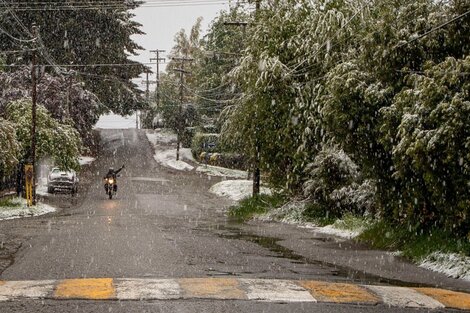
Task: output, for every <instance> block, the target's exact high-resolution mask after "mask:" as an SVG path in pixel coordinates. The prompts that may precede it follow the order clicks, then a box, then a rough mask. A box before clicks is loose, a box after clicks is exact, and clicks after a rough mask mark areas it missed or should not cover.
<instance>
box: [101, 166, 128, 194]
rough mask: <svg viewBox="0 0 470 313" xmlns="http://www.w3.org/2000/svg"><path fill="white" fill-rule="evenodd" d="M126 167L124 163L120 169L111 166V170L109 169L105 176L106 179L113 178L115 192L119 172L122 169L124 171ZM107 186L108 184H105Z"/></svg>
mask: <svg viewBox="0 0 470 313" xmlns="http://www.w3.org/2000/svg"><path fill="white" fill-rule="evenodd" d="M123 169H124V165H122V166H121V168H120V169H118V170H116V171H115V170H114V168H113V167H110V168H109V170H108V173H107V174H106V176H105V177H104V179H105V180H106V179H108V178H112V179H113V180H114V192H116V191H117V180H116V178H117V175H118V174H119V172H120V171H122V170H123ZM105 188H106V185H105Z"/></svg>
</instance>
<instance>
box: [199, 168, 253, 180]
mask: <svg viewBox="0 0 470 313" xmlns="http://www.w3.org/2000/svg"><path fill="white" fill-rule="evenodd" d="M196 171H197V172H200V173H203V174H206V175H209V176H218V177H230V178H239V179H246V178H247V176H248V174H247V172H245V171H240V170H234V169H231V168H226V167H219V166H212V165H201V166H199V167H198V168H197V169H196Z"/></svg>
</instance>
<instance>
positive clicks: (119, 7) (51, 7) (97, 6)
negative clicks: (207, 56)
mask: <svg viewBox="0 0 470 313" xmlns="http://www.w3.org/2000/svg"><path fill="white" fill-rule="evenodd" d="M229 3H230V2H229V1H227V0H216V1H209V0H203V1H189V0H184V1H178V2H169V1H166V2H160V3H150V4H147V5H146V4H142V5H138V4H132V5H127V4H117V3H116V4H79V5H64V4H60V5H56V6H54V5H51V4H50V3H48V6H46V5H47V4H44V5H42V6H31V3H28V4H26V5H21V6H15V7H13V8H10V9H12V10H15V11H69V10H102V9H116V10H122V9H126V10H127V9H135V8H160V7H182V6H203V5H223V4H229ZM38 4H39V3H38ZM15 5H16V4H15ZM0 8H2V6H0ZM3 8H6V6H3Z"/></svg>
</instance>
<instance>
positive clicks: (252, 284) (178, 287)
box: [0, 278, 470, 310]
mask: <svg viewBox="0 0 470 313" xmlns="http://www.w3.org/2000/svg"><path fill="white" fill-rule="evenodd" d="M21 299H51V300H72V299H73V300H94V301H100V300H119V301H126V300H128V301H131V300H178V299H181V300H185V299H212V300H245V301H265V302H281V303H289V302H323V303H342V304H361V305H377V304H384V305H387V306H390V307H400V308H427V309H438V308H452V309H460V310H470V293H463V292H456V291H450V290H445V289H439V288H407V287H392V286H375V285H355V284H345V283H330V282H322V281H310V280H309V281H307V280H277V279H248V278H180V279H144V278H136V279H126V278H82V279H64V280H42V281H0V302H2V301H15V300H21Z"/></svg>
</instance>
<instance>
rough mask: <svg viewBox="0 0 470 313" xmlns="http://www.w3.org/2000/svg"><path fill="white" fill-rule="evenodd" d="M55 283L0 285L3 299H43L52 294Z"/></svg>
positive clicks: (27, 282) (23, 282)
mask: <svg viewBox="0 0 470 313" xmlns="http://www.w3.org/2000/svg"><path fill="white" fill-rule="evenodd" d="M54 285H55V281H53V280H43V281H7V282H3V284H1V285H0V297H1V298H9V299H15V298H32V299H43V298H47V297H48V296H50V295H51V294H52V291H53V290H54Z"/></svg>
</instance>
